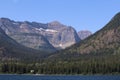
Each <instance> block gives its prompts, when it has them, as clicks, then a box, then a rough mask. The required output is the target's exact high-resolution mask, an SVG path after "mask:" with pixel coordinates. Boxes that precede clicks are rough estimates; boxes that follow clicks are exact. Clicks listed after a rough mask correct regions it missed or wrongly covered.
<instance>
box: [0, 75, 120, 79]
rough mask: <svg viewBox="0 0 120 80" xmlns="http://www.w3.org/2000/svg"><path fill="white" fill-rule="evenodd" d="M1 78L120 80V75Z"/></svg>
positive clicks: (11, 77) (15, 76)
mask: <svg viewBox="0 0 120 80" xmlns="http://www.w3.org/2000/svg"><path fill="white" fill-rule="evenodd" d="M0 80H120V76H119V75H117V76H47V75H46V76H45V75H44V76H41V75H0Z"/></svg>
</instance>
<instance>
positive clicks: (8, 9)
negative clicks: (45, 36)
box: [0, 0, 120, 32]
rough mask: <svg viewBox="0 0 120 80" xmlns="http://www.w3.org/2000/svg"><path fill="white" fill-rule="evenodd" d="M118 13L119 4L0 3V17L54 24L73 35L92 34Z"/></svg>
mask: <svg viewBox="0 0 120 80" xmlns="http://www.w3.org/2000/svg"><path fill="white" fill-rule="evenodd" d="M119 11H120V0H0V17H6V18H10V19H12V20H15V21H36V22H41V23H48V22H51V21H54V20H57V21H59V22H61V23H63V24H65V25H68V26H73V27H74V28H75V29H76V30H77V31H79V30H90V31H92V32H96V31H97V30H99V29H101V28H102V27H103V26H104V25H105V24H107V22H109V20H110V19H111V18H112V17H113V16H114V15H115V14H116V13H118V12H119Z"/></svg>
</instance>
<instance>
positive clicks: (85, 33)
mask: <svg viewBox="0 0 120 80" xmlns="http://www.w3.org/2000/svg"><path fill="white" fill-rule="evenodd" d="M91 34H92V32H90V31H88V30H82V31H79V32H78V36H79V37H80V39H81V40H83V39H85V38H87V37H88V36H90V35H91Z"/></svg>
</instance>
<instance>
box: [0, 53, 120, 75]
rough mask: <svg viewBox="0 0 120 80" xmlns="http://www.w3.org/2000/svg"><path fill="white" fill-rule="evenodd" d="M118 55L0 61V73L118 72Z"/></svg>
mask: <svg viewBox="0 0 120 80" xmlns="http://www.w3.org/2000/svg"><path fill="white" fill-rule="evenodd" d="M119 57H120V55H109V56H102V55H101V56H97V55H94V56H93V55H89V56H86V55H85V56H84V55H83V56H81V57H79V58H76V59H75V58H73V59H69V60H62V59H61V60H60V59H59V60H55V59H54V60H45V61H41V62H30V63H29V62H20V61H14V60H9V61H2V62H1V63H0V73H16V74H71V75H76V74H85V75H86V74H120V58H119Z"/></svg>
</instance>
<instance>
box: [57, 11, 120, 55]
mask: <svg viewBox="0 0 120 80" xmlns="http://www.w3.org/2000/svg"><path fill="white" fill-rule="evenodd" d="M119 52H120V13H118V14H116V16H115V17H113V18H112V20H111V21H110V22H109V23H108V24H106V25H105V27H103V28H102V29H101V30H99V31H98V32H96V33H95V34H93V35H91V36H90V37H88V38H87V39H85V40H83V41H81V42H80V43H77V44H75V45H73V46H71V47H69V48H67V49H65V50H63V51H59V52H56V53H58V56H59V55H61V54H62V55H64V54H65V55H79V54H119ZM55 56H57V54H56V55H55Z"/></svg>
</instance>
